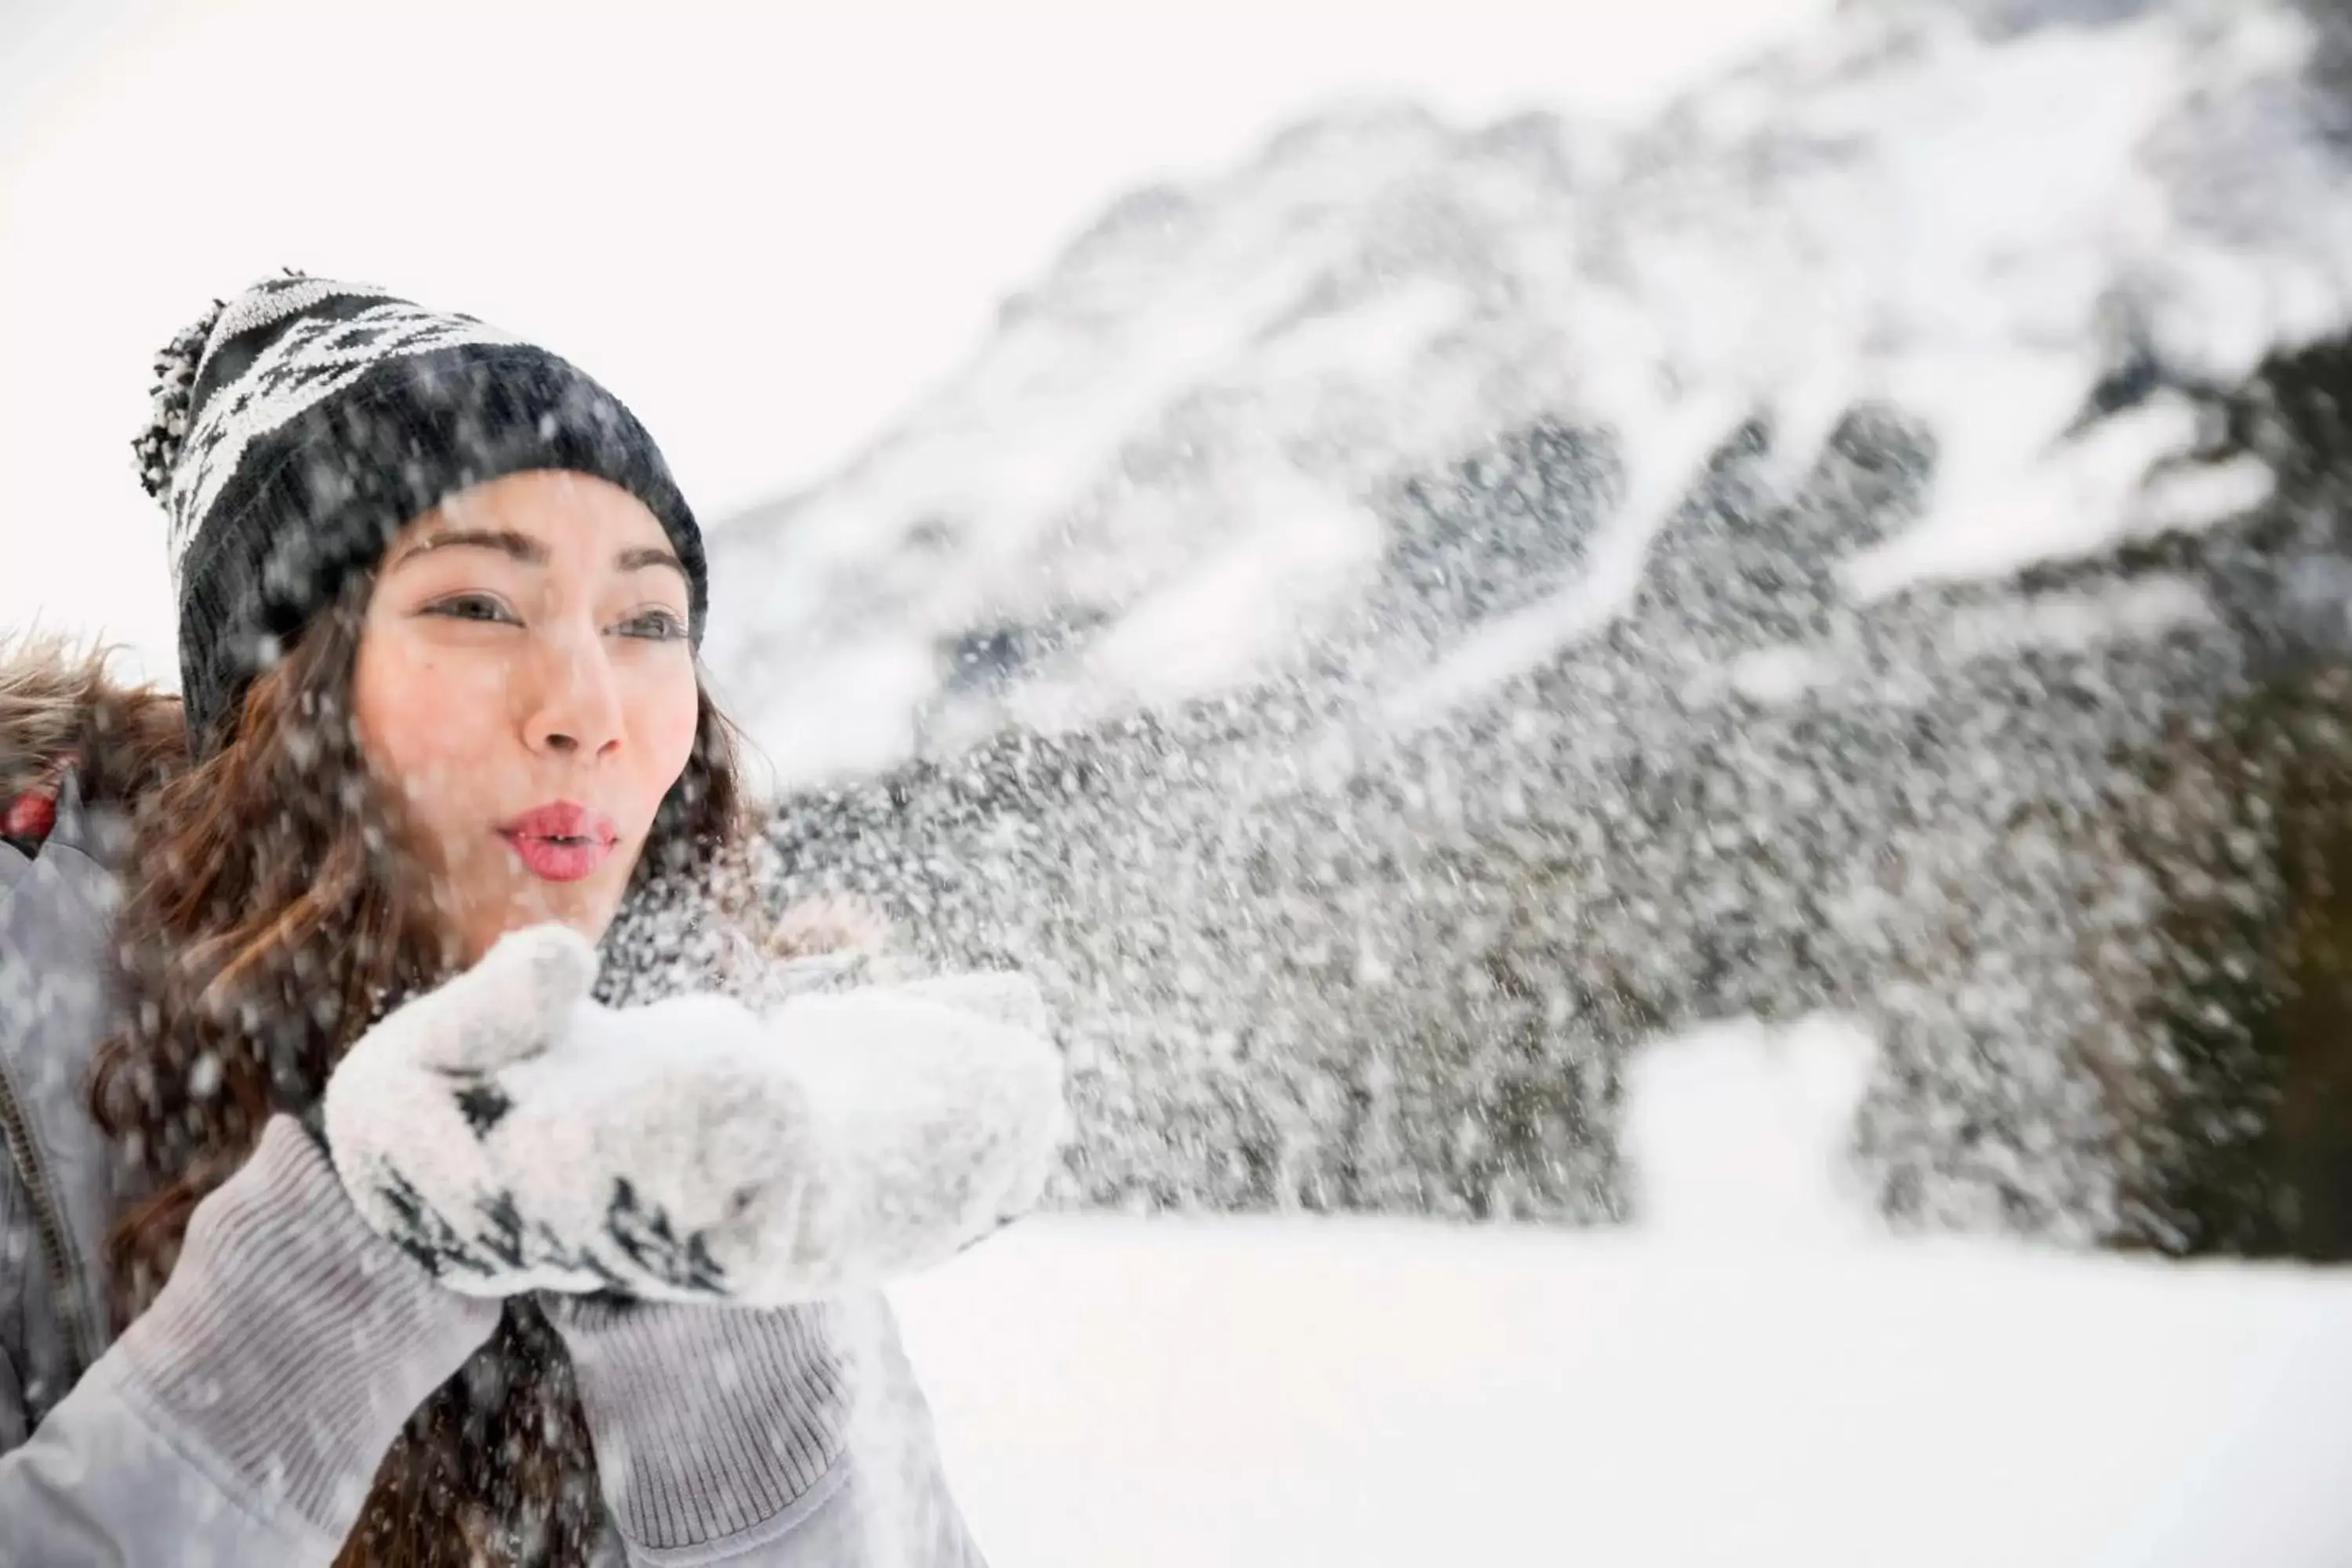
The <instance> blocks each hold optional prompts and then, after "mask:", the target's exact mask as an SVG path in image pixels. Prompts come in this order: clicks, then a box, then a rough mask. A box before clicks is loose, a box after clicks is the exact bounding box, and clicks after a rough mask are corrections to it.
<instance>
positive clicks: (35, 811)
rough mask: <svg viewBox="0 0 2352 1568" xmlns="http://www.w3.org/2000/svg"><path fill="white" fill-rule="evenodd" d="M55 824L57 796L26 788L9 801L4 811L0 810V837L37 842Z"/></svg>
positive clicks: (56, 819)
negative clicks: (22, 792) (24, 791)
mask: <svg viewBox="0 0 2352 1568" xmlns="http://www.w3.org/2000/svg"><path fill="white" fill-rule="evenodd" d="M57 825H58V800H57V796H55V795H41V794H38V793H37V792H34V791H30V790H28V791H26V793H25V794H23V795H18V796H17V797H16V799H14V800H12V801H10V802H9V803H8V809H7V810H6V811H5V812H0V838H16V839H20V840H23V841H25V842H26V843H31V844H38V843H39V842H40V841H41V840H42V839H44V838H47V837H48V836H49V829H50V828H52V827H55V826H57Z"/></svg>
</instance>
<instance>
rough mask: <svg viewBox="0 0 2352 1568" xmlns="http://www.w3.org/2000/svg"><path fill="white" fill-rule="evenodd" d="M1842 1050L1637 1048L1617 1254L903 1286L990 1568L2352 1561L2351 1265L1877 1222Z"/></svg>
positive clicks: (975, 1262)
mask: <svg viewBox="0 0 2352 1568" xmlns="http://www.w3.org/2000/svg"><path fill="white" fill-rule="evenodd" d="M1857 1044H1858V1042H1856V1041H1855V1040H1854V1039H1853V1037H1852V1036H1851V1034H1850V1033H1849V1032H1847V1031H1845V1030H1843V1029H1842V1028H1840V1027H1839V1026H1836V1025H1834V1024H1833V1023H1831V1022H1828V1021H1817V1022H1815V1023H1812V1024H1810V1025H1807V1026H1802V1027H1801V1028H1799V1029H1797V1030H1795V1031H1793V1032H1791V1033H1790V1034H1789V1035H1787V1036H1782V1037H1772V1036H1769V1035H1767V1034H1766V1033H1765V1032H1764V1031H1762V1030H1761V1029H1759V1028H1756V1027H1752V1026H1744V1025H1732V1026H1726V1027H1724V1028H1722V1029H1719V1030H1717V1031H1713V1032H1711V1033H1710V1034H1708V1035H1706V1036H1703V1037H1696V1038H1693V1039H1689V1040H1684V1041H1679V1042H1675V1043H1673V1044H1671V1045H1666V1046H1662V1047H1656V1048H1654V1049H1652V1050H1651V1051H1649V1052H1647V1053H1645V1055H1644V1056H1643V1058H1640V1060H1639V1063H1638V1066H1639V1069H1640V1076H1639V1078H1638V1079H1637V1080H1636V1082H1635V1084H1634V1085H1633V1095H1634V1101H1635V1104H1634V1118H1633V1129H1632V1131H1633V1148H1634V1150H1635V1151H1636V1153H1637V1156H1638V1158H1639V1160H1640V1161H1641V1165H1642V1182H1641V1185H1640V1191H1641V1192H1642V1193H1643V1195H1644V1212H1645V1215H1646V1217H1645V1219H1644V1221H1643V1223H1642V1224H1641V1225H1639V1226H1634V1227H1632V1228H1629V1229H1627V1230H1624V1231H1619V1232H1613V1233H1611V1232H1591V1233H1584V1234H1563V1233H1545V1232H1538V1231H1532V1230H1525V1229H1491V1230H1475V1229H1461V1228H1451V1227H1448V1228H1439V1227H1434V1226H1413V1225H1410V1224H1396V1223H1377V1224H1359V1223H1347V1222H1331V1221H1307V1220H1297V1219H1271V1220H1263V1221H1252V1220H1234V1219H1221V1220H1214V1221H1200V1222H1184V1221H1167V1220H1156V1221H1150V1222H1143V1221H1122V1220H1117V1219H1108V1218H1087V1219H1076V1218H1051V1219H1041V1220H1034V1221H1032V1222H1030V1223H1029V1224H1028V1225H1026V1226H1024V1227H1022V1228H1020V1229H1018V1230H1015V1231H1013V1232H1012V1233H1009V1234H1008V1235H1007V1236H1006V1237H1003V1238H1002V1239H1000V1240H998V1241H996V1242H993V1243H992V1244H990V1245H989V1246H986V1247H981V1248H979V1249H978V1250H976V1251H974V1252H971V1253H969V1254H967V1255H965V1256H964V1257H963V1258H961V1259H959V1260H958V1261H957V1262H956V1263H955V1264H953V1265H952V1266H950V1268H945V1269H943V1270H940V1272H938V1273H936V1274H933V1275H931V1276H929V1277H927V1278H925V1279H921V1280H919V1281H917V1282H916V1283H914V1284H913V1285H911V1286H909V1287H908V1288H906V1289H903V1290H902V1291H901V1292H900V1293H899V1300H898V1304H899V1309H900V1311H901V1314H902V1316H903V1320H904V1323H905V1328H906V1332H907V1336H908V1345H909V1348H910V1350H911V1352H912V1353H913V1355H914V1357H915V1359H916V1361H917V1363H918V1364H919V1367H920V1368H921V1370H922V1372H923V1373H924V1375H925V1378H926V1382H927V1384H928V1387H929V1393H930V1395H931V1399H932V1403H933V1406H934V1410H935V1413H936V1414H937V1416H938V1418H939V1421H940V1427H941V1434H942V1441H943V1444H944V1446H945V1448H946V1452H947V1456H948V1462H949V1464H950V1467H951V1468H952V1472H953V1475H954V1478H955V1480H956V1483H957V1486H958V1489H959V1491H960V1493H961V1498H962V1500H963V1503H964V1506H965V1508H966V1510H967V1512H968V1513H969V1514H970V1516H971V1522H972V1526H973V1529H974V1531H976V1532H977V1534H978V1535H979V1537H980V1539H981V1542H982V1545H983V1547H984V1548H985V1549H986V1550H987V1551H988V1552H989V1553H990V1555H991V1558H992V1561H995V1562H998V1563H1007V1564H1022V1565H1024V1568H1061V1565H1064V1564H1069V1565H1076V1564H1088V1565H1094V1564H1106V1563H1118V1564H1121V1565H1123V1568H1157V1565H1159V1564H1163V1563H1165V1564H1171V1565H1174V1564H1183V1565H1185V1568H1195V1565H1198V1564H1207V1563H1215V1564H1221V1565H1229V1568H1258V1565H1265V1568H1302V1565H1307V1564H1318V1563H1334V1564H1339V1563H1345V1564H1349V1565H1350V1568H1387V1565H1390V1564H1400V1565H1402V1564H1412V1565H1414V1568H1423V1565H1426V1564H1432V1563H1477V1564H1481V1565H1484V1568H1496V1565H1501V1564H1510V1563H1582V1564H1620V1563H1633V1564H1647V1563H1723V1564H1735V1563H1736V1564H1740V1565H1742V1568H1748V1565H1752V1564H1758V1563H1803V1564H1806V1565H1807V1568H1836V1565H1843V1564H1855V1565H1857V1568H1859V1565H1863V1564H1868V1565H1870V1568H1883V1565H1885V1564H1906V1565H1910V1568H1925V1565H1928V1564H1941V1563H1951V1564H1970V1565H1980V1564H1985V1563H2003V1564H2016V1565H2026V1564H2050V1565H2053V1568H2055V1565H2059V1564H2064V1565H2067V1568H2080V1565H2084V1564H2116V1565H2121V1564H2134V1565H2142V1564H2159V1563H2161V1564H2182V1565H2186V1564H2191V1563H2196V1564H2211V1563H2247V1564H2262V1565H2263V1568H2292V1565H2301V1564H2309V1565H2313V1568H2318V1565H2322V1564H2340V1563H2347V1562H2352V1515H2347V1511H2346V1510H2345V1509H2344V1508H2343V1506H2342V1498H2343V1481H2344V1477H2345V1475H2346V1474H2347V1471H2352V1273H2346V1272H2340V1271H2321V1270H2311V1269H2298V1268H2260V1267H2252V1266H2247V1265H2242V1264H2241V1265H2228V1266H2224V1265H2200V1266H2194V1267H2189V1266H2179V1265H2166V1264H2158V1263H2143V1262H2132V1261H2124V1260H2120V1259H2113V1258H2074V1257H2064V1256H2059V1255H2055V1254H2043V1253H2033V1252H2029V1251H2025V1250H2021V1249H2014V1248H2004V1247H1991V1246H1985V1245H1976V1244H1967V1243H1958V1242H1952V1241H1903V1240H1896V1239H1893V1238H1889V1237H1873V1236H1871V1235H1869V1234H1868V1231H1867V1223H1866V1222H1865V1221H1863V1220H1861V1219H1859V1218H1858V1217H1857V1215H1856V1211H1854V1210H1853V1208H1851V1207H1850V1206H1848V1205H1845V1204H1844V1203H1843V1201H1842V1199H1841V1198H1840V1197H1839V1195H1838V1193H1837V1190H1836V1189H1837V1173H1838V1169H1839V1161H1838V1160H1837V1158H1836V1152H1835V1151H1836V1146H1837V1145H1836V1142H1835V1137H1836V1134H1837V1132H1838V1131H1839V1130H1840V1129H1841V1128H1842V1127H1843V1125H1844V1122H1845V1115H1844V1101H1845V1097H1846V1095H1847V1093H1848V1092H1849V1091H1850V1089H1851V1087H1852V1084H1853V1081H1854V1075H1853V1068H1854V1067H1855V1066H1857V1065H1858V1063H1859V1060H1860V1057H1859V1054H1858V1052H1857V1050H1856V1046H1857Z"/></svg>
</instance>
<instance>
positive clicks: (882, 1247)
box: [325, 926, 1064, 1305]
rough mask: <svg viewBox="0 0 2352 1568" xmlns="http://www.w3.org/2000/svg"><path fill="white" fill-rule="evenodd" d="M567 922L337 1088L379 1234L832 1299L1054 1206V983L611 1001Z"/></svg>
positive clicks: (633, 1275)
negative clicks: (1047, 987)
mask: <svg viewBox="0 0 2352 1568" xmlns="http://www.w3.org/2000/svg"><path fill="white" fill-rule="evenodd" d="M595 971H596V959H595V954H594V952H593V950H592V949H591V948H590V947H589V945H588V943H587V942H585V941H583V939H582V938H581V937H580V936H578V935H577V934H576V933H574V932H572V931H568V930H566V929H565V928H563V927H562V926H537V927H533V928H531V929H530V930H527V931H517V932H513V933H511V934H509V935H508V936H506V937H504V938H502V939H501V940H500V941H499V942H498V944H497V945H496V946H494V947H493V948H492V949H491V950H490V952H488V954H487V955H485V956H484V958H483V959H482V961H481V963H478V964H477V965H476V966H475V967H474V968H473V969H471V970H469V971H467V973H464V974H461V975H458V976H457V978H455V979H454V980H451V981H450V982H449V983H447V984H445V985H443V986H442V987H440V988H439V989H438V990H436V991H434V992H432V993H430V994H426V995H424V996H421V997H419V998H417V999H416V1000H415V1001H414V1002H411V1003H409V1004H408V1005H405V1006H404V1007H401V1008H400V1009H399V1010H397V1011H396V1012H394V1013H393V1014H392V1015H390V1016H387V1017H386V1018H385V1019H384V1020H383V1022H382V1023H380V1024H378V1025H377V1026H375V1027H374V1028H373V1030H371V1031H370V1032H369V1033H368V1034H367V1035H366V1036H365V1037H362V1039H361V1040H360V1041H359V1043H358V1044H357V1045H355V1046H354V1047H352V1050H351V1053H350V1054H349V1055H348V1056H347V1057H345V1058H344V1059H343V1061H342V1062H341V1065H340V1066H339V1067H338V1068H336V1070H335V1073H334V1076H333V1078H332V1079H331V1081H330V1082H329V1084H328V1086H327V1097H326V1116H325V1126H326V1134H327V1141H328V1143H329V1145H330V1147H331V1150H332V1152H333V1154H334V1159H335V1163H336V1167H337V1170H338V1173H340V1174H341V1178H342V1180H343V1184H344V1185H345V1187H346V1188H347V1189H348V1190H349V1191H350V1193H351V1194H352V1201H353V1203H354V1204H355V1205H357V1206H358V1208H359V1210H360V1213H361V1214H362V1215H363V1216H364V1217H365V1218H366V1219H367V1221H368V1223H369V1224H370V1225H372V1226H374V1227H375V1228H376V1229H377V1230H379V1231H381V1232H383V1234H384V1235H385V1236H387V1237H390V1238H391V1239H392V1240H393V1241H394V1242H396V1243H398V1244H399V1245H400V1246H401V1247H403V1248H404V1249H405V1250H407V1251H408V1252H409V1253H410V1254H411V1255H412V1256H414V1257H415V1258H418V1259H420V1260H421V1261H423V1262H424V1263H425V1265H426V1267H428V1268H432V1269H433V1270H434V1271H435V1273H436V1274H437V1275H438V1276H439V1277H440V1278H441V1279H442V1280H443V1282H444V1283H446V1284H447V1285H448V1286H450V1287H451V1288H452V1289H457V1290H462V1291H465V1292H467V1293H468V1294H473V1295H486V1296H506V1295H513V1294H516V1293H519V1292H521V1291H525V1290H533V1289H551V1290H562V1291H573V1292H585V1291H597V1290H613V1291H618V1292H620V1293H623V1294H625V1295H628V1296H634V1297H637V1298H640V1299H645V1300H681V1301H690V1300H714V1299H717V1300H734V1301H740V1302H745V1303H751V1304H758V1305H780V1304H782V1303H785V1302H792V1301H805V1300H821V1299H824V1298H828V1297H833V1296H837V1295H839V1294H841V1293H843V1292H844V1291H846V1290H852V1289H863V1288H866V1287H870V1286H875V1285H878V1284H882V1283H885V1282H887V1281H888V1280H890V1279H895V1278H898V1276H900V1275H903V1274H906V1273H908V1272H911V1271H913V1270H916V1269H919V1268H924V1267H926V1266H928V1265H929V1264H933V1263H936V1262H939V1261H940V1260H942V1259H944V1258H947V1257H949V1256H950V1255H951V1254H953V1253H954V1252H956V1251H958V1250H959V1249H961V1248H962V1247H966V1246H968V1245H970V1244H971V1242H973V1241H974V1240H977V1239H978V1238H979V1237H982V1236H984V1235H986V1234H987V1233H988V1232H990V1231H991V1230H992V1229H994V1228H995V1227H997V1226H1000V1225H1002V1224H1003V1223H1004V1222H1005V1221H1006V1220H1008V1219H1011V1218H1013V1217H1014V1216H1015V1215H1019V1214H1021V1213H1022V1212H1024V1210H1026V1209H1027V1208H1028V1207H1030V1206H1031V1205H1034V1203H1035V1202H1036V1200H1037V1198H1038V1196H1039V1194H1041V1192H1042V1191H1043V1189H1044V1186H1045V1180H1046V1177H1047V1175H1048V1174H1049V1173H1050V1172H1051V1170H1052V1167H1053V1163H1054V1159H1055V1152H1056V1150H1057V1148H1058V1146H1059V1143H1060V1142H1061V1138H1062V1135H1063V1131H1064V1110H1063V1104H1062V1068H1061V1058H1060V1055H1059V1053H1058V1052H1057V1051H1056V1050H1055V1048H1054V1047H1053V1044H1052V1042H1051V1041H1050V1040H1049V1039H1048V1038H1047V1037H1046V1036H1045V1032H1044V1029H1043V1024H1044V1009H1043V1006H1042V1004H1041V1003H1040V1002H1039V1000H1038V998H1037V994H1036V991H1035V988H1034V986H1033V985H1030V984H1028V983H1027V982H1026V981H1025V980H1023V979H1021V978H1019V977H1017V976H1012V975H963V976H947V977H943V978H941V979H937V980H930V981H923V982H917V983H914V984H908V985H902V986H877V987H867V988H866V989H862V990H856V991H848V992H842V993H838V994H812V995H805V996H798V997H794V998H793V999H792V1000H790V1001H788V1002H786V1003H785V1004H784V1005H782V1007H781V1008H780V1009H779V1010H777V1011H776V1012H775V1013H773V1014H772V1015H771V1016H767V1017H764V1018H762V1017H761V1016H758V1015H755V1014H753V1013H752V1012H751V1011H750V1010H749V1009H747V1008H745V1007H743V1006H742V1005H740V1004H738V1003H735V1002H733V1001H730V1000H729V999H727V998H724V997H720V996H716V995H707V994H706V995H690V996H680V997H676V998H673V999H671V1000H668V1001H664V1002H657V1003H656V1004H654V1005H650V1006H645V1007H633V1008H624V1009H614V1008H608V1007H603V1006H599V1005H596V1004H595V1003H593V1002H591V1001H589V1000H588V999H587V996H588V991H589V987H590V985H591V984H593V981H594V978H595Z"/></svg>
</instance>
